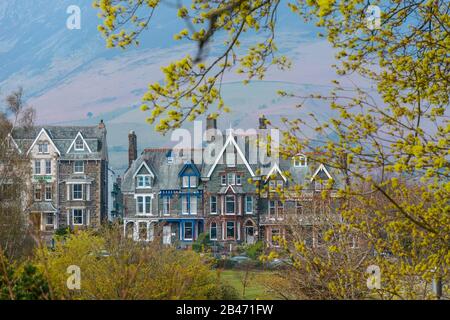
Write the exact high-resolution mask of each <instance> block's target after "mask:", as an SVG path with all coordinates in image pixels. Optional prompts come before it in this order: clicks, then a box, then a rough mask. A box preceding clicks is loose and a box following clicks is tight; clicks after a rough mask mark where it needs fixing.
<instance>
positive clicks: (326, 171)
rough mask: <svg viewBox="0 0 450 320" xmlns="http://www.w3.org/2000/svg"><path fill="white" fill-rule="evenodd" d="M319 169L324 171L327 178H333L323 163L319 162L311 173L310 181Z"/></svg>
mask: <svg viewBox="0 0 450 320" xmlns="http://www.w3.org/2000/svg"><path fill="white" fill-rule="evenodd" d="M320 171H323V172H325V174H326V175H327V177H328V179H333V177H332V176H331V174H330V173H329V172H328V170H327V168H326V167H325V166H324V165H323V163H321V164H320V165H319V167H317V169H316V172H314V174H313V175H312V177H311V182H312V181H314V179H315V177H316V176H317V175H318V174H319V172H320Z"/></svg>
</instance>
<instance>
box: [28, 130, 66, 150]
mask: <svg viewBox="0 0 450 320" xmlns="http://www.w3.org/2000/svg"><path fill="white" fill-rule="evenodd" d="M42 133H45V135H46V136H47V139H48V140H49V141H50V143H51V144H52V146H53V148H55V150H56V152H57V153H58V155H61V152H59V149H58V148H57V147H56V145H55V143H54V142H53V140H52V139H51V138H50V136H49V135H48V133H47V130H45V128H42V129H41V131H40V132H39V134H38V135H37V137H36V139H34V141H33V143H32V144H31V147H30V148H29V149H28V151H27V155H28V154H29V153H30V151H31V149H33V148H34V146H35V144H36V142H37V141H38V140H39V137H40V136H41V135H42Z"/></svg>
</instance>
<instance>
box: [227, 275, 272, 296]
mask: <svg viewBox="0 0 450 320" xmlns="http://www.w3.org/2000/svg"><path fill="white" fill-rule="evenodd" d="M269 273H270V272H267V271H250V272H249V279H250V280H249V281H248V285H247V287H246V289H245V295H244V296H243V284H242V279H243V277H244V275H245V271H241V270H224V271H222V273H221V277H222V279H223V280H224V281H225V282H227V283H228V284H230V285H231V286H233V287H235V288H236V290H237V291H238V293H239V295H240V296H241V298H242V299H245V300H256V299H260V300H264V299H265V300H272V299H276V297H273V296H272V295H270V293H268V292H266V290H265V288H264V286H263V285H262V284H261V279H260V278H261V276H262V275H267V274H269Z"/></svg>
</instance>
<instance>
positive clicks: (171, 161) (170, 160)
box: [167, 156, 173, 164]
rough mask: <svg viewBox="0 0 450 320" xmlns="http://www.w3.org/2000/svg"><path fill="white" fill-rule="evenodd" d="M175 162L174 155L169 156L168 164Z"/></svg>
mask: <svg viewBox="0 0 450 320" xmlns="http://www.w3.org/2000/svg"><path fill="white" fill-rule="evenodd" d="M172 163H173V157H172V156H170V157H167V164H172Z"/></svg>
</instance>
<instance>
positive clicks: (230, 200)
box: [225, 196, 236, 214]
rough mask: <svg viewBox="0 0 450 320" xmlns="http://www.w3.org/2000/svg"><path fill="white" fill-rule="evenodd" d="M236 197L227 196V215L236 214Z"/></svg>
mask: <svg viewBox="0 0 450 320" xmlns="http://www.w3.org/2000/svg"><path fill="white" fill-rule="evenodd" d="M235 205H236V203H235V196H226V197H225V213H226V214H234V213H235V212H236V211H235Z"/></svg>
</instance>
